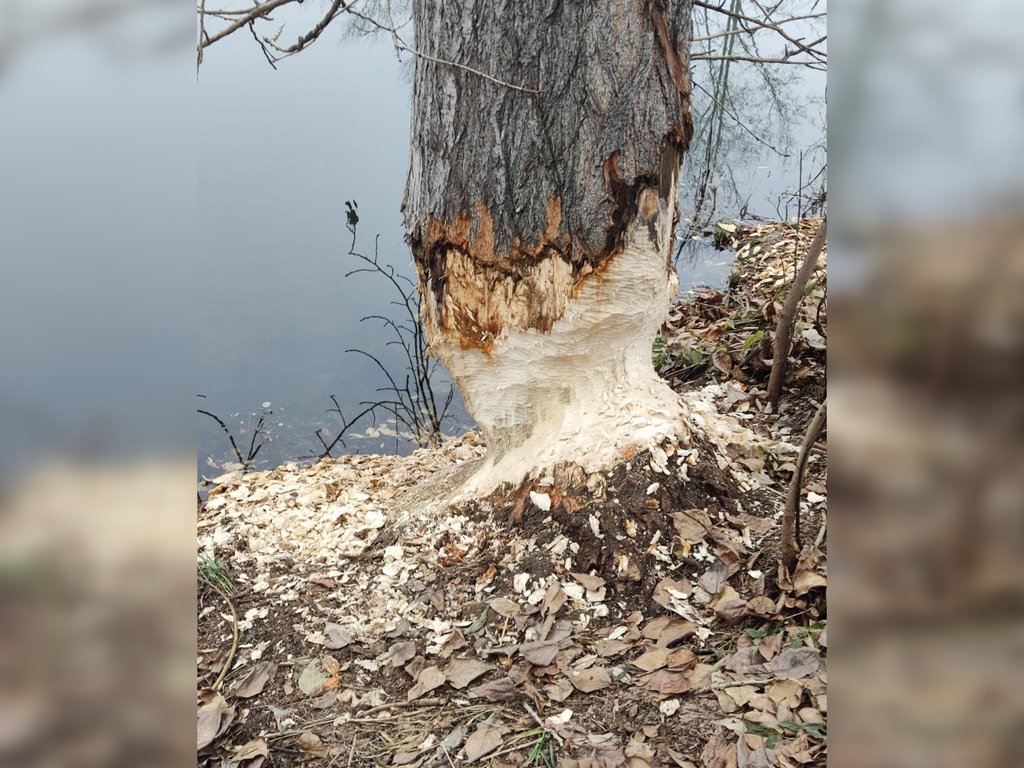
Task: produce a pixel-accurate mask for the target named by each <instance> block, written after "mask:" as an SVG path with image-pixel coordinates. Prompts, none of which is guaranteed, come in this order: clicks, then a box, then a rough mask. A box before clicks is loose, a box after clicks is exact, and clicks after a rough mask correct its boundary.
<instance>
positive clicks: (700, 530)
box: [672, 509, 711, 543]
mask: <svg viewBox="0 0 1024 768" xmlns="http://www.w3.org/2000/svg"><path fill="white" fill-rule="evenodd" d="M672 525H673V527H674V528H675V529H676V535H677V536H679V538H681V539H682V540H683V541H688V542H691V543H696V542H698V541H701V540H702V539H703V538H704V536H705V535H706V534H707V532H708V530H709V529H710V528H711V521H710V520H709V519H708V516H707V514H705V513H704V512H702V511H701V510H699V509H688V510H686V511H685V512H673V513H672Z"/></svg>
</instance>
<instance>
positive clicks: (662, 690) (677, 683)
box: [643, 669, 690, 696]
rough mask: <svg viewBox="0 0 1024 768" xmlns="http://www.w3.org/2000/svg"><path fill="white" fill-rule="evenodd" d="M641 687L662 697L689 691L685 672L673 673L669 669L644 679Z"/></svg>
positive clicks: (657, 671) (653, 673)
mask: <svg viewBox="0 0 1024 768" xmlns="http://www.w3.org/2000/svg"><path fill="white" fill-rule="evenodd" d="M643 685H644V687H645V688H647V689H648V690H651V691H654V692H655V693H659V694H661V695H662V696H673V695H675V694H677V693H685V692H686V691H688V690H690V681H689V680H688V679H687V675H686V673H685V672H673V671H672V670H670V669H659V670H656V671H655V672H652V673H651V674H650V675H648V676H647V677H646V678H644V681H643Z"/></svg>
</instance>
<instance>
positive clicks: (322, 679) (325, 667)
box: [299, 656, 338, 696]
mask: <svg viewBox="0 0 1024 768" xmlns="http://www.w3.org/2000/svg"><path fill="white" fill-rule="evenodd" d="M337 671H338V662H337V660H336V659H334V658H332V657H330V656H325V657H324V658H321V659H313V661H311V662H309V664H307V665H306V666H305V668H304V669H303V670H302V672H301V673H300V674H299V690H300V691H302V692H303V693H304V694H306V695H307V696H319V695H320V694H322V693H323V692H324V691H326V690H328V689H330V688H335V687H337V685H338V678H337V676H336V675H335V673H336V672H337Z"/></svg>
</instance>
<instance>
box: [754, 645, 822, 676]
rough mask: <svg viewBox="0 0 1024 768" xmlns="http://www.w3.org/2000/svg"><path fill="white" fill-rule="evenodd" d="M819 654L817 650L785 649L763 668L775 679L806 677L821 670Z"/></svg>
mask: <svg viewBox="0 0 1024 768" xmlns="http://www.w3.org/2000/svg"><path fill="white" fill-rule="evenodd" d="M821 666H822V662H821V654H820V653H819V652H818V649H817V648H787V649H786V650H784V651H782V653H780V654H779V655H778V656H776V657H775V658H774V659H772V660H771V661H767V662H765V664H764V668H765V669H766V670H767V671H768V672H770V673H771V674H772V675H775V676H776V677H792V678H796V679H799V678H801V677H807V676H808V675H812V674H814V673H815V672H818V671H819V670H820V669H821Z"/></svg>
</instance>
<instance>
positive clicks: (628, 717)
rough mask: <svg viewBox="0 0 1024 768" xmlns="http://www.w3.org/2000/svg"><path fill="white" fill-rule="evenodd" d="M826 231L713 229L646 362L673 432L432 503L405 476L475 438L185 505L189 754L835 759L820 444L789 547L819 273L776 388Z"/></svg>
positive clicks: (359, 758)
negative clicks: (772, 378) (766, 392)
mask: <svg viewBox="0 0 1024 768" xmlns="http://www.w3.org/2000/svg"><path fill="white" fill-rule="evenodd" d="M815 225H816V222H804V223H802V224H801V225H799V226H795V225H792V226H791V225H779V224H772V225H762V226H758V227H742V226H736V227H733V226H732V225H728V224H727V225H726V226H725V227H724V228H723V229H720V231H719V234H720V236H721V238H723V240H725V241H726V242H727V244H729V245H731V246H732V247H734V248H735V249H736V250H737V259H736V263H735V264H734V267H733V273H732V277H731V279H730V284H729V289H728V290H727V291H725V292H721V291H714V290H711V289H706V290H705V289H701V290H698V291H695V292H693V293H692V294H691V295H689V296H686V297H684V298H683V299H682V300H681V301H680V302H678V303H677V305H676V306H675V307H674V309H673V312H672V313H671V316H670V318H669V320H668V322H667V323H666V325H665V328H664V329H663V333H662V336H661V337H660V339H659V342H658V344H656V346H655V350H654V354H655V362H656V365H657V368H658V370H659V372H660V373H661V374H662V375H663V376H664V377H665V378H666V379H667V380H668V381H669V382H670V383H671V384H672V385H673V387H674V388H675V389H676V390H677V391H678V392H679V393H680V396H681V397H682V398H683V400H684V402H685V404H686V410H687V412H688V414H689V415H688V422H689V427H690V430H691V433H692V435H693V438H692V440H691V441H690V443H689V444H688V445H687V444H686V443H685V442H683V441H672V440H669V441H665V442H663V443H662V444H660V445H658V446H652V448H651V450H649V451H646V452H644V453H642V454H639V455H637V456H635V457H632V458H631V459H630V460H629V461H628V462H623V463H622V464H620V465H619V466H618V467H615V468H614V469H612V470H611V471H609V472H607V473H600V474H598V475H592V476H590V477H559V478H544V479H541V480H540V481H538V482H537V483H535V484H533V486H531V487H528V488H527V487H524V488H523V489H521V491H520V492H519V493H517V494H511V495H507V496H500V497H499V496H493V497H490V498H488V499H484V500H479V501H474V502H470V503H465V504H461V505H459V506H457V507H450V508H448V509H445V510H443V511H442V513H440V514H439V513H438V512H437V511H435V510H431V511H429V512H426V511H424V510H423V509H422V508H421V507H418V506H417V505H416V504H414V503H411V499H410V496H409V489H410V488H415V487H418V486H422V484H423V483H424V482H425V481H428V480H431V479H433V480H434V481H435V482H444V480H443V478H445V477H446V476H451V475H455V474H458V473H460V472H461V471H464V469H465V468H466V467H468V466H470V465H471V464H472V462H474V461H475V460H477V459H479V458H480V457H481V456H482V454H483V452H484V448H483V446H482V445H481V444H480V441H479V439H478V438H477V437H476V436H475V435H472V434H469V435H464V436H462V437H460V438H458V439H456V440H452V441H449V442H447V443H446V444H445V445H444V446H443V447H441V448H439V449H434V450H422V451H417V452H415V453H413V454H412V455H411V456H407V457H396V456H346V457H343V458H341V459H337V460H328V461H320V462H318V463H316V464H313V465H312V466H309V467H300V466H297V465H289V464H286V465H283V466H281V467H278V468H276V469H274V470H271V471H268V472H259V473H251V474H246V475H241V474H239V475H236V476H230V475H229V476H227V477H224V478H222V479H221V484H220V485H219V486H218V487H216V488H215V489H213V490H212V491H211V492H210V495H209V498H208V500H207V501H206V503H205V504H204V505H203V506H202V507H201V508H200V512H199V521H198V526H199V529H198V534H199V551H200V568H199V571H200V591H199V601H198V606H197V608H198V621H199V649H200V653H199V663H198V672H197V674H198V686H199V704H200V708H199V714H200V742H203V741H205V742H206V743H205V744H202V748H201V749H200V752H199V762H200V764H210V765H213V764H218V761H219V760H222V759H224V760H226V761H227V762H226V764H227V765H237V766H243V765H244V766H250V767H252V766H257V765H261V764H262V763H263V761H264V760H266V759H267V756H268V755H272V756H273V760H272V764H275V765H296V764H299V763H302V764H305V765H315V766H328V765H340V764H347V765H438V764H440V765H448V764H449V761H450V762H451V763H454V764H463V763H466V762H472V761H478V762H480V763H482V764H489V765H526V764H550V765H554V764H555V763H556V762H557V764H559V765H597V764H601V765H622V764H629V765H631V766H644V765H650V766H660V765H679V766H687V765H705V766H724V765H737V766H744V765H763V764H773V763H772V762H770V761H771V760H772V759H774V760H775V761H776V763H778V762H779V761H781V760H785V761H788V762H789V764H793V765H798V764H799V765H818V764H824V752H825V750H824V734H825V725H824V721H825V713H826V710H827V707H826V701H827V699H826V695H825V672H824V668H825V666H824V654H825V650H826V648H827V624H826V613H825V604H824V587H825V584H826V558H825V552H826V548H825V542H824V533H825V519H826V517H825V507H826V493H825V487H824V466H825V444H824V441H821V442H820V443H819V444H818V445H817V446H816V447H815V449H814V450H813V451H812V453H811V460H810V464H809V470H808V474H807V476H806V477H805V481H804V487H803V491H802V502H801V510H802V515H801V517H802V522H803V531H804V544H805V547H804V551H803V553H802V556H801V558H800V561H799V563H798V565H797V567H796V569H795V571H794V572H793V573H788V572H786V571H785V570H784V569H781V568H780V566H779V564H778V561H779V533H780V518H781V513H782V504H783V498H784V494H785V490H786V486H787V484H788V483H789V479H790V477H791V476H792V473H793V470H794V467H795V459H796V455H797V452H798V448H799V445H800V442H801V440H802V437H803V432H804V430H805V429H806V426H807V423H808V422H809V421H810V417H811V414H813V412H814V410H815V408H816V407H817V403H818V401H820V399H821V398H822V397H823V396H824V387H825V338H826V337H827V312H826V311H825V302H824V291H825V285H824V279H823V277H822V279H821V280H820V281H817V282H813V283H812V285H811V287H810V289H809V290H808V291H807V293H806V294H805V297H804V301H803V303H802V304H801V307H800V311H799V313H798V315H799V323H798V329H797V330H798V332H797V333H796V334H795V337H796V343H795V344H794V348H793V351H792V354H791V364H790V370H791V375H790V377H789V382H788V383H789V389H788V391H786V392H785V394H784V397H783V400H782V401H781V402H780V405H779V408H778V409H777V410H775V411H774V412H772V410H771V409H768V408H766V407H765V404H764V398H763V388H764V383H765V381H766V379H767V373H768V371H769V369H770V365H769V364H768V363H766V362H765V361H766V360H767V359H770V349H771V343H770V342H771V331H772V328H773V327H774V317H775V313H776V312H777V309H778V306H777V305H778V304H781V301H782V300H783V298H784V294H785V291H786V288H787V285H788V282H789V280H791V278H792V274H793V270H794V267H795V264H796V262H797V260H798V259H799V258H800V257H801V256H802V254H803V253H804V251H805V249H806V246H807V244H808V243H809V242H810V239H811V236H812V235H813V230H814V227H815ZM824 266H825V256H824V255H823V257H822V259H821V263H820V268H821V270H823V269H824ZM819 274H821V275H823V271H822V272H819ZM766 353H767V354H766ZM438 478H442V479H441V480H440V481H438V480H437V479H438ZM236 637H237V641H236V640H235V638H236ZM225 667H226V668H227V670H228V671H227V672H226V673H224V674H222V671H223V670H224V668H225ZM769 753H770V754H769ZM765 761H768V762H765Z"/></svg>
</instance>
